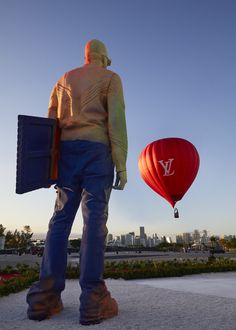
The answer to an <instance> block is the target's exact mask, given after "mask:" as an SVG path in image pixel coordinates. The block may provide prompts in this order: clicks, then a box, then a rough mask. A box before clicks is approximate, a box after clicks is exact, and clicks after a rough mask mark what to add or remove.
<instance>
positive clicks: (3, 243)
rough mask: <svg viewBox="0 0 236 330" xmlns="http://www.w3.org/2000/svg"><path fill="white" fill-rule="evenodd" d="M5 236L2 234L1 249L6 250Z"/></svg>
mask: <svg viewBox="0 0 236 330" xmlns="http://www.w3.org/2000/svg"><path fill="white" fill-rule="evenodd" d="M5 239H6V238H5V236H0V250H4V247H5Z"/></svg>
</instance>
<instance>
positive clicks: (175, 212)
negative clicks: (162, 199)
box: [174, 207, 179, 218]
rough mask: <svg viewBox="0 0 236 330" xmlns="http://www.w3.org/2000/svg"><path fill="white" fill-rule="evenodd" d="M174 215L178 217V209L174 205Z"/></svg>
mask: <svg viewBox="0 0 236 330" xmlns="http://www.w3.org/2000/svg"><path fill="white" fill-rule="evenodd" d="M174 217H175V218H179V211H178V209H177V208H176V207H175V208H174Z"/></svg>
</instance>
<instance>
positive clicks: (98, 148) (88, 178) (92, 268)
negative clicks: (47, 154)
mask: <svg viewBox="0 0 236 330" xmlns="http://www.w3.org/2000/svg"><path fill="white" fill-rule="evenodd" d="M113 178H114V167H113V162H112V158H111V151H110V148H109V147H108V146H106V145H104V144H102V143H97V142H90V141H83V140H76V141H62V142H61V146H60V160H59V178H58V183H57V199H56V203H55V211H54V214H53V216H52V218H51V220H50V223H49V229H48V233H47V237H46V243H45V249H44V255H43V260H42V264H41V270H40V277H39V281H38V282H35V283H34V284H33V285H32V286H31V288H30V289H29V292H28V294H27V302H28V304H29V308H28V314H29V315H30V313H34V306H37V308H38V306H40V308H41V309H42V310H43V309H44V307H45V308H47V307H46V306H49V305H50V304H52V302H54V301H55V302H57V301H59V300H60V295H61V291H62V290H64V288H65V272H66V267H67V245H68V237H69V235H70V232H71V227H72V224H73V221H74V218H75V215H76V212H77V210H78V208H79V206H80V202H81V205H82V214H83V220H84V225H83V234H82V241H81V247H80V286H81V290H82V293H81V297H80V301H81V309H82V310H83V305H84V306H86V305H87V304H88V301H89V299H90V296H91V294H92V293H93V291H96V290H98V288H103V289H106V287H105V283H104V280H103V271H104V251H105V238H106V235H107V227H106V222H107V217H108V202H109V198H110V193H111V189H112V183H113Z"/></svg>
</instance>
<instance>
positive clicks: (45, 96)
mask: <svg viewBox="0 0 236 330" xmlns="http://www.w3.org/2000/svg"><path fill="white" fill-rule="evenodd" d="M235 18H236V1H234V0H135V1H133V0H119V1H115V0H99V1H95V0H94V1H80V0H77V1H76V0H67V1H61V0H51V1H46V0H44V1H43V0H41V1H36V0H21V1H18V0H15V1H14V0H8V1H1V11H0V31H1V32H0V33H1V53H0V59H1V61H0V72H1V79H0V90H1V97H0V109H1V121H0V125H1V129H0V134H1V136H0V138H1V147H0V151H1V171H0V173H1V189H0V199H1V209H0V214H1V220H0V223H2V224H4V225H5V226H6V227H7V228H8V229H11V230H13V229H15V228H18V229H21V228H22V227H23V226H24V225H25V224H28V225H30V226H31V228H32V229H33V231H34V232H45V231H46V229H47V225H48V221H49V218H50V216H51V214H52V212H53V206H54V199H55V192H54V189H50V190H49V189H41V190H38V191H35V192H32V193H28V194H24V195H16V194H15V172H16V170H15V168H16V130H17V115H18V114H26V115H35V116H46V113H47V105H48V100H49V95H50V92H51V89H52V87H53V85H54V84H55V82H56V81H57V80H58V78H59V77H60V76H61V75H62V74H63V73H64V72H65V71H69V70H71V69H72V68H75V67H78V66H80V65H82V64H83V50H84V45H85V43H86V41H88V40H89V39H93V38H97V39H100V40H102V41H104V43H105V44H106V45H107V47H108V50H109V53H110V56H111V57H112V59H113V65H112V67H111V70H113V71H115V72H117V73H119V74H120V76H121V78H122V81H123V87H124V95H125V100H126V116H127V126H128V137H129V156H128V184H127V187H126V189H125V190H124V191H123V192H119V191H113V193H112V197H111V201H110V214H109V220H108V229H109V232H112V233H113V234H120V233H127V232H129V231H135V232H136V233H138V228H139V226H141V225H143V226H145V229H146V232H147V233H148V234H150V233H157V234H158V235H163V234H166V235H173V234H178V233H182V232H186V231H193V230H194V229H195V228H198V229H200V230H201V229H207V230H209V231H210V232H211V233H212V234H236V194H235V187H236V151H235V150H236V148H235V141H236V108H235V105H236V92H235V87H236V60H235V59H236V42H235V40H236V19H235ZM170 136H175V137H182V138H185V139H187V140H189V141H191V142H192V143H193V144H194V145H195V146H196V148H197V149H198V152H199V154H200V158H201V166H200V170H199V174H198V176H197V178H196V180H195V182H194V184H193V185H192V187H191V188H190V190H189V191H188V192H187V194H186V195H185V197H184V198H183V200H182V201H181V202H179V203H178V204H177V206H178V208H179V211H180V215H181V218H180V220H174V219H173V210H172V208H171V206H170V205H169V204H168V203H167V202H166V201H165V200H164V199H162V198H161V197H159V195H157V194H155V193H154V192H153V191H152V190H151V189H150V188H149V187H148V186H146V184H145V183H144V182H143V181H142V179H141V178H140V175H139V172H138V156H139V153H140V152H141V150H142V149H143V148H144V147H145V146H146V145H147V144H148V143H150V142H151V141H153V140H157V139H160V138H164V137H170ZM81 228H82V218H81V212H80V211H79V212H78V215H77V218H76V221H75V223H74V226H73V232H78V233H80V232H81Z"/></svg>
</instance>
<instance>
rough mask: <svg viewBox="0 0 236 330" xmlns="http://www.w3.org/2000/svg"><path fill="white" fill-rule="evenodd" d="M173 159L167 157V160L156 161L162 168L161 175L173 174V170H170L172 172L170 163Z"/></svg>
mask: <svg viewBox="0 0 236 330" xmlns="http://www.w3.org/2000/svg"><path fill="white" fill-rule="evenodd" d="M173 160H174V158H169V159H168V160H167V161H164V160H159V161H158V163H160V164H161V166H162V167H163V169H164V174H163V176H171V175H174V174H175V170H172V172H171V165H172V162H173Z"/></svg>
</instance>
